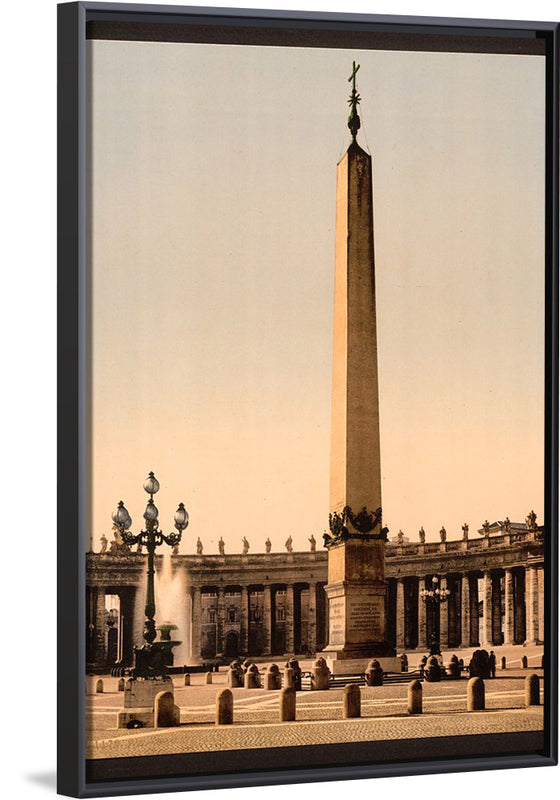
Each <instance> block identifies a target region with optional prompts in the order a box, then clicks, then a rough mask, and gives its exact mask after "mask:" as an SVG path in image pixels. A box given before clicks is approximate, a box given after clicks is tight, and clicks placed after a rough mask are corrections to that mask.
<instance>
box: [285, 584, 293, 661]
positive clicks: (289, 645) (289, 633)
mask: <svg viewBox="0 0 560 800" xmlns="http://www.w3.org/2000/svg"><path fill="white" fill-rule="evenodd" d="M286 652H287V653H290V654H293V652H294V584H293V583H288V584H287V585H286Z"/></svg>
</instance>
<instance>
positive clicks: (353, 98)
mask: <svg viewBox="0 0 560 800" xmlns="http://www.w3.org/2000/svg"><path fill="white" fill-rule="evenodd" d="M359 69H360V65H359V64H356V62H355V61H353V62H352V74H351V75H350V77H349V78H348V83H350V81H352V91H351V93H350V98H349V100H348V105H349V106H350V116H349V117H348V127H349V128H350V133H351V134H352V141H353V142H355V141H356V136H357V134H358V131H359V130H360V128H361V125H362V123H361V120H360V116H359V114H358V106H359V104H360V100H361V99H362V98H361V97H360V95H359V94H358V92H357V91H356V73H357V71H358V70H359Z"/></svg>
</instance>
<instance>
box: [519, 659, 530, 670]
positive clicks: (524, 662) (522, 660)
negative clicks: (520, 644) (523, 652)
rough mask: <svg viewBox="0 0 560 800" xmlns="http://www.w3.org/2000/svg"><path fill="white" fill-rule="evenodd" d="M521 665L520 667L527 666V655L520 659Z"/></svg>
mask: <svg viewBox="0 0 560 800" xmlns="http://www.w3.org/2000/svg"><path fill="white" fill-rule="evenodd" d="M521 667H522V669H528V668H529V659H528V658H527V656H523V658H522V659H521Z"/></svg>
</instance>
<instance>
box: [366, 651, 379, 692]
mask: <svg viewBox="0 0 560 800" xmlns="http://www.w3.org/2000/svg"><path fill="white" fill-rule="evenodd" d="M366 683H367V685H368V686H383V667H382V666H381V664H380V663H379V661H378V660H377V659H376V658H372V659H371V661H370V662H369V664H368V665H367V667H366Z"/></svg>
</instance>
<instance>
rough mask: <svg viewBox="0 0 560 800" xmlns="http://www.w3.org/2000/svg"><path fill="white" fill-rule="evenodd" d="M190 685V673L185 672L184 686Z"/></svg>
mask: <svg viewBox="0 0 560 800" xmlns="http://www.w3.org/2000/svg"><path fill="white" fill-rule="evenodd" d="M190 685H191V673H190V672H185V686H190Z"/></svg>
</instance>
